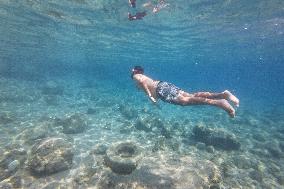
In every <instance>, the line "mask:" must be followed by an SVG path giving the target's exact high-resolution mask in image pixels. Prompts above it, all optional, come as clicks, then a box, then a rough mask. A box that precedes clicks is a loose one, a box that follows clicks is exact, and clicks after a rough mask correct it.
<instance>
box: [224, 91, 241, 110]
mask: <svg viewBox="0 0 284 189" xmlns="http://www.w3.org/2000/svg"><path fill="white" fill-rule="evenodd" d="M223 93H224V94H225V95H226V99H228V100H230V101H232V102H233V103H234V105H235V106H236V107H239V104H240V101H239V99H238V98H237V97H236V96H235V95H233V94H232V93H231V92H230V91H228V90H225V91H224V92H223Z"/></svg>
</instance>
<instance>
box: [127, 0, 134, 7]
mask: <svg viewBox="0 0 284 189" xmlns="http://www.w3.org/2000/svg"><path fill="white" fill-rule="evenodd" d="M128 2H129V4H130V6H131V7H133V8H135V7H136V0H129V1H128Z"/></svg>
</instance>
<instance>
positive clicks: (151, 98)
mask: <svg viewBox="0 0 284 189" xmlns="http://www.w3.org/2000/svg"><path fill="white" fill-rule="evenodd" d="M142 87H143V89H144V91H145V92H146V94H147V96H148V97H149V98H150V100H151V101H152V102H154V103H156V102H157V100H156V99H155V98H154V97H153V96H152V94H151V92H150V90H149V89H148V87H147V86H146V85H145V84H143V86H142Z"/></svg>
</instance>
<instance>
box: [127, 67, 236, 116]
mask: <svg viewBox="0 0 284 189" xmlns="http://www.w3.org/2000/svg"><path fill="white" fill-rule="evenodd" d="M131 78H132V79H133V80H134V81H135V82H136V84H137V86H138V87H139V88H141V89H143V90H144V92H145V93H146V94H147V96H148V97H149V98H150V100H151V101H152V102H153V103H157V100H158V99H161V100H162V101H164V102H168V103H171V104H175V105H181V106H191V105H211V106H216V107H219V108H222V109H223V110H225V111H226V112H227V113H228V114H229V115H230V116H231V117H235V109H234V108H233V107H232V106H231V104H230V103H229V102H228V101H231V102H233V104H234V105H235V106H237V107H238V106H239V99H238V98H237V97H236V96H234V95H233V94H232V93H231V92H230V91H228V90H225V91H224V92H221V93H210V92H197V93H193V94H190V93H188V92H185V91H183V90H182V89H180V88H178V87H176V86H175V85H173V84H171V83H168V82H165V81H155V80H153V79H152V78H150V77H148V76H146V75H145V74H144V69H143V68H142V67H141V66H135V67H134V68H133V69H132V71H131Z"/></svg>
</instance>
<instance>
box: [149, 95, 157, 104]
mask: <svg viewBox="0 0 284 189" xmlns="http://www.w3.org/2000/svg"><path fill="white" fill-rule="evenodd" d="M149 98H150V100H151V101H152V102H153V103H156V102H157V100H156V99H155V98H154V97H152V96H149Z"/></svg>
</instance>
